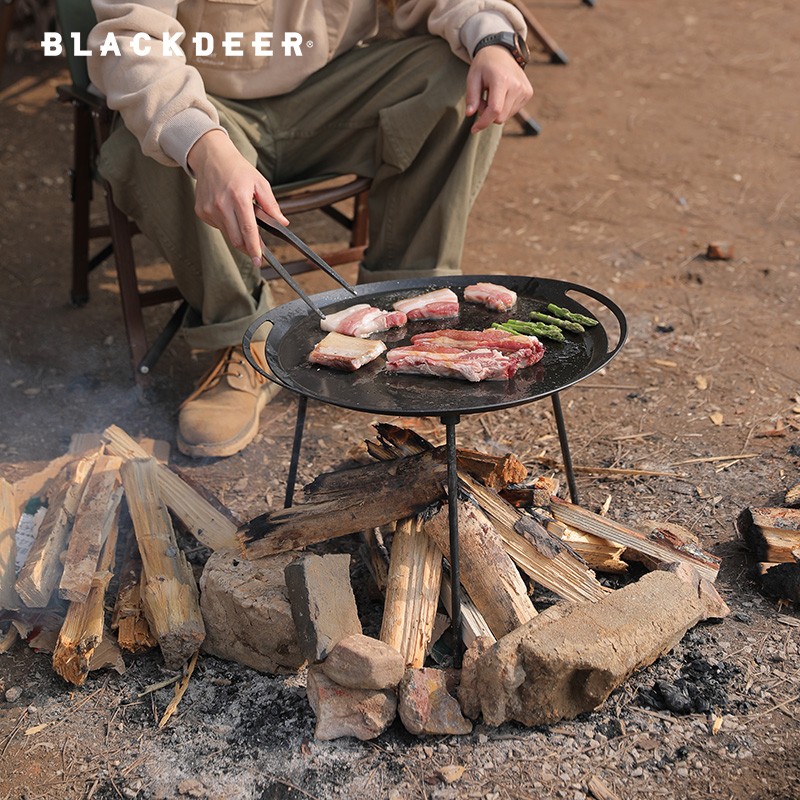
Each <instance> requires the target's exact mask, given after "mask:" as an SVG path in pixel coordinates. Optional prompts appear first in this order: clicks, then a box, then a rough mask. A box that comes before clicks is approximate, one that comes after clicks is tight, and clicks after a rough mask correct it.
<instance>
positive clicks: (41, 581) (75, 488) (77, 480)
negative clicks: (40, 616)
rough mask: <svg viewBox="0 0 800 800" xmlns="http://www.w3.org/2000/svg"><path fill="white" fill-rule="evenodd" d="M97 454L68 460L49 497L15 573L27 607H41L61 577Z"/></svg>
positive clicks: (22, 598) (17, 586)
mask: <svg viewBox="0 0 800 800" xmlns="http://www.w3.org/2000/svg"><path fill="white" fill-rule="evenodd" d="M97 456H98V453H94V454H93V455H91V456H87V457H85V458H81V459H79V460H77V461H75V462H70V463H69V464H67V466H66V467H64V469H63V471H62V474H61V475H60V479H61V480H62V481H63V482H62V483H61V488H60V490H59V491H58V492H57V493H56V494H55V496H54V497H53V498H52V499H51V500H50V502H49V505H48V507H47V513H46V514H45V517H44V520H43V521H42V524H41V526H40V527H39V532H38V533H37V535H36V541H35V542H34V543H33V546H32V547H31V551H30V553H28V558H27V560H26V561H25V564H24V565H23V567H22V569H21V570H20V571H19V575H18V576H17V583H16V588H17V594H18V595H19V596H20V599H21V600H22V602H23V603H24V604H25V605H26V606H28V608H44V607H45V606H46V605H47V603H48V601H49V600H50V595H51V594H52V593H53V589H55V587H56V584H57V583H58V579H59V578H60V577H61V568H62V565H61V552H62V550H63V549H64V545H65V543H66V541H67V537H68V536H69V532H70V527H71V525H72V521H73V519H74V518H75V512H76V511H77V509H78V503H79V502H80V498H81V494H82V493H83V487H84V485H85V482H86V479H87V478H88V476H89V473H90V472H91V469H92V466H93V465H94V461H95V459H96V458H97Z"/></svg>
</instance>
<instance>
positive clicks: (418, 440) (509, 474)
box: [366, 422, 528, 489]
mask: <svg viewBox="0 0 800 800" xmlns="http://www.w3.org/2000/svg"><path fill="white" fill-rule="evenodd" d="M375 429H376V430H377V431H378V441H377V442H375V441H367V442H366V445H367V452H368V453H369V454H370V455H371V456H372V457H373V458H375V459H377V460H378V461H389V460H391V459H393V458H402V457H404V456H411V455H416V454H418V453H424V452H426V451H428V450H432V449H434V448H433V445H431V444H430V442H428V441H426V440H425V439H423V438H422V436H420V435H419V434H418V433H416V432H415V431H413V430H410V429H408V428H402V427H400V426H398V425H390V424H388V423H385V422H380V423H378V424H377V425H375ZM456 458H457V462H458V468H459V469H461V470H463V471H464V472H467V473H468V474H470V475H472V477H473V478H475V479H476V480H478V481H480V482H481V483H482V484H484V486H489V487H490V488H493V489H497V488H502V487H504V486H508V485H509V484H513V483H520V482H521V481H523V480H525V478H526V477H527V475H528V469H527V467H526V466H525V465H524V464H523V463H522V462H521V461H520V460H519V459H518V458H517V457H516V456H514V455H512V454H511V453H508V454H506V455H502V456H492V455H489V454H488V453H481V452H479V451H477V450H465V449H461V448H459V449H458V451H457V453H456Z"/></svg>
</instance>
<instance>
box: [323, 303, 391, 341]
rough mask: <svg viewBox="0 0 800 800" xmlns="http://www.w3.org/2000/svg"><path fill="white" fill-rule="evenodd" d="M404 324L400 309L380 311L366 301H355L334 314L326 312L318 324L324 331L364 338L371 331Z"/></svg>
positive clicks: (378, 331) (376, 331) (374, 331)
mask: <svg viewBox="0 0 800 800" xmlns="http://www.w3.org/2000/svg"><path fill="white" fill-rule="evenodd" d="M405 324H406V315H405V314H404V313H403V312H402V311H381V309H379V308H375V307H374V306H371V305H369V304H368V303H357V304H356V305H354V306H350V307H349V308H345V309H344V310H343V311H337V312H336V313H335V314H327V315H326V316H325V319H323V320H322V321H321V322H320V323H319V326H320V328H322V330H324V331H335V332H336V333H341V334H344V335H345V336H358V337H360V338H361V339H365V338H366V337H367V336H370V335H371V334H373V333H380V332H381V331H386V330H389V328H399V327H401V326H402V325H405Z"/></svg>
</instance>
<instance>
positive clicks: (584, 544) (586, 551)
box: [529, 508, 628, 575]
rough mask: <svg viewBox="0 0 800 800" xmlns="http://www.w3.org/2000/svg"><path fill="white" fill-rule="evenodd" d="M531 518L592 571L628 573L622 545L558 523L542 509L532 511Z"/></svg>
mask: <svg viewBox="0 0 800 800" xmlns="http://www.w3.org/2000/svg"><path fill="white" fill-rule="evenodd" d="M529 513H530V514H531V516H532V517H533V518H534V519H535V520H536V522H538V523H539V524H540V525H542V526H544V528H545V529H546V530H547V532H548V533H551V534H553V536H557V537H558V538H559V539H560V540H561V541H562V542H564V543H565V544H567V545H568V546H569V547H570V549H571V550H574V551H575V552H576V553H577V554H578V555H579V556H580V557H581V558H582V559H583V560H584V561H585V562H586V563H587V564H588V565H589V566H590V567H591V568H592V569H594V570H597V571H598V572H610V573H612V574H615V575H616V574H621V573H623V572H627V571H628V565H627V564H626V563H625V561H623V560H622V558H621V556H622V554H623V553H624V552H625V548H624V547H623V546H622V545H619V544H616V543H615V542H609V541H608V540H607V539H601V538H600V537H599V536H594V535H593V534H591V533H585V532H584V531H578V530H575V528H570V527H569V526H568V525H564V524H563V523H561V522H558V520H556V519H555V518H554V517H552V516H551V515H550V514H549V512H547V511H545V510H544V509H542V508H534V509H531V510H530V512H529Z"/></svg>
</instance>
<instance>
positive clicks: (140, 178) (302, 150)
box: [88, 0, 532, 457]
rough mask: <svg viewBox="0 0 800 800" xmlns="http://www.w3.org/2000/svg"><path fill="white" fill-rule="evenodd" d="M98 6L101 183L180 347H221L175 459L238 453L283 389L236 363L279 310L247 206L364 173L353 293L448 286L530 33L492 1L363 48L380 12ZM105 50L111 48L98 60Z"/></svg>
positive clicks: (443, 7) (332, 1)
mask: <svg viewBox="0 0 800 800" xmlns="http://www.w3.org/2000/svg"><path fill="white" fill-rule="evenodd" d="M93 5H94V8H95V11H96V13H97V18H98V24H97V26H96V27H95V28H94V30H93V31H92V33H91V35H90V37H89V42H88V45H89V49H90V50H91V51H92V53H93V54H94V55H93V56H92V57H91V58H90V60H89V75H90V77H91V79H92V81H93V83H94V84H95V85H96V86H97V87H98V88H99V89H100V90H101V91H102V92H103V93H104V94H105V96H106V100H107V102H108V105H109V107H110V108H112V109H114V110H117V111H119V112H120V116H121V119H122V122H123V123H124V124H120V125H118V127H117V128H116V130H115V131H114V132H113V134H112V135H111V137H110V138H109V139H108V140H107V142H106V143H105V144H104V146H103V148H102V150H101V153H100V159H99V168H100V171H101V173H102V175H103V176H104V177H105V178H106V179H107V181H108V182H109V184H110V186H111V188H112V192H113V196H114V200H115V202H116V203H117V205H118V206H119V207H120V208H121V209H122V210H123V211H125V212H126V213H127V214H128V215H129V216H130V217H132V218H133V219H134V220H135V221H136V222H137V223H138V225H139V227H140V229H141V230H142V231H143V232H144V233H145V234H146V235H147V236H148V237H149V238H150V239H151V240H152V241H153V242H155V243H156V245H157V246H158V248H159V249H160V251H161V253H162V254H163V256H164V258H165V259H166V260H167V261H168V262H169V264H170V265H171V267H172V270H173V272H174V275H175V280H176V282H177V284H178V288H179V289H180V291H181V292H182V294H183V296H184V297H185V298H186V300H187V301H188V303H189V306H190V312H189V314H188V317H187V319H186V321H185V325H184V333H185V336H186V338H187V340H188V342H189V344H190V346H191V347H193V348H197V349H208V350H220V351H221V353H220V358H219V361H218V362H217V364H216V367H215V368H214V370H212V372H211V373H209V377H208V378H207V380H205V381H204V382H202V383H201V386H200V388H199V390H198V391H197V392H195V393H194V394H193V395H192V397H190V398H189V400H188V401H186V402H185V403H184V404H183V406H182V408H181V412H180V417H179V430H178V437H177V439H178V447H179V448H180V450H181V452H183V453H185V454H187V455H190V456H196V457H203V456H228V455H232V454H234V453H237V452H239V451H240V450H242V449H243V448H244V447H245V446H246V445H247V444H248V443H249V442H250V441H252V439H253V437H254V436H255V435H256V433H257V431H258V422H259V415H260V412H261V410H262V409H263V408H264V405H265V404H266V403H267V402H268V401H269V399H270V397H271V395H272V393H273V392H274V388H275V387H274V385H273V384H272V383H271V382H269V381H266V379H264V378H263V377H262V376H260V375H259V374H258V373H256V372H255V370H253V369H252V367H251V366H250V365H249V364H248V363H247V362H246V361H245V359H244V357H243V354H242V349H241V340H242V335H243V334H244V331H245V330H246V329H247V327H248V325H249V324H250V323H251V322H252V321H253V320H254V319H255V318H256V317H258V316H260V315H261V314H262V313H264V312H265V311H266V310H267V309H269V308H270V306H271V299H270V292H269V288H268V286H267V284H266V283H265V282H264V281H263V280H262V278H261V274H260V271H259V267H260V266H261V259H262V256H261V243H260V239H259V235H258V229H257V226H256V222H255V215H254V210H253V209H254V203H257V204H258V205H259V206H260V207H261V208H263V209H264V210H265V211H266V212H267V213H268V214H270V215H271V216H273V217H274V218H275V219H277V220H278V221H279V222H282V223H284V224H287V223H288V220H287V219H286V218H285V217H284V216H283V214H282V213H281V210H280V207H279V205H278V203H277V202H276V200H275V197H274V195H273V193H272V189H271V186H270V185H271V184H273V183H274V184H278V183H288V182H292V181H297V180H302V179H304V178H308V177H313V176H319V175H324V174H349V173H355V174H357V175H361V176H367V177H370V178H371V179H372V189H371V191H370V196H369V216H370V225H369V247H368V249H367V251H366V253H365V256H364V260H363V263H361V264H360V265H359V277H358V279H359V281H360V282H362V283H363V282H368V281H378V280H391V279H395V278H409V277H423V276H432V275H448V274H456V273H458V272H459V271H460V261H461V253H462V248H463V243H464V235H465V229H466V222H467V216H468V213H469V210H470V208H471V206H472V203H473V201H474V200H475V197H476V195H477V192H478V190H479V188H480V186H481V185H482V183H483V181H484V178H485V177H486V174H487V171H488V169H489V166H490V163H491V159H492V157H493V155H494V152H495V149H496V147H497V144H498V142H499V137H500V133H501V128H500V126H501V125H502V123H504V122H505V121H506V120H508V119H509V118H510V117H512V116H513V115H514V114H515V113H516V112H517V111H518V110H519V109H520V108H521V107H522V106H523V105H524V104H525V103H526V102H527V101H528V100H529V99H530V97H531V95H532V89H531V86H530V83H529V82H528V80H527V78H526V77H525V74H524V72H523V68H522V67H523V66H524V58H525V52H524V51H525V45H524V36H525V25H524V21H523V19H522V16H521V15H520V13H519V11H518V10H517V9H516V8H515V7H514V6H513V5H512V4H510V3H507V2H503V0H400V1H399V2H397V3H395V5H396V9H394V14H393V20H394V25H395V27H396V28H397V29H398V30H399V31H400V32H402V33H404V34H406V35H405V36H404V37H403V38H399V39H394V40H380V41H378V40H376V41H374V42H369V41H366V40H369V38H370V37H372V36H374V35H375V33H376V32H377V29H378V11H379V9H378V3H377V2H376V0H313V1H312V2H307V3H295V2H291V0H226V1H225V2H221V1H220V0H130V1H129V2H120V0H93ZM269 33H271V34H272V36H271V38H270V37H269ZM111 34H113V36H110V35H111ZM226 34H227V37H228V38H227V40H226ZM109 37H110V39H113V40H115V41H116V43H117V47H118V51H119V54H117V53H116V52H114V51H109V52H107V53H106V54H105V55H100V50H101V48H102V46H103V44H104V43H106V42H108V41H109ZM165 40H167V41H169V40H172V41H177V42H179V43H180V46H181V50H178V51H177V54H176V53H175V52H170V46H169V45H168V44H167V45H164V44H163V43H164V41H165ZM365 41H366V43H365ZM255 350H256V352H259V348H258V347H257V348H255ZM260 355H261V357H263V343H262V344H261V347H260Z"/></svg>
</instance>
